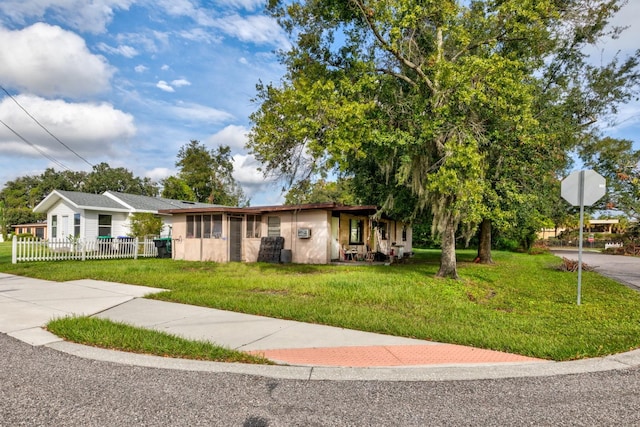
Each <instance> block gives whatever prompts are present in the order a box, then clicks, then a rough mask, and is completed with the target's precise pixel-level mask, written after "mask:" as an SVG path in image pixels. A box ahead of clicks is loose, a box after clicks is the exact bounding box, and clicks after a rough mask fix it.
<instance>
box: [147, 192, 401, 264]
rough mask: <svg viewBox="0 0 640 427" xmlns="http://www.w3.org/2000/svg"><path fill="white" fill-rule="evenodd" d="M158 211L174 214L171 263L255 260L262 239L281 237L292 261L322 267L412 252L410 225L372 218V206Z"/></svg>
mask: <svg viewBox="0 0 640 427" xmlns="http://www.w3.org/2000/svg"><path fill="white" fill-rule="evenodd" d="M158 212H159V213H160V214H165V215H172V216H173V219H172V223H173V235H172V237H173V246H172V251H173V258H174V259H181V260H192V261H215V262H227V261H245V262H255V261H258V258H259V255H260V253H261V242H262V239H261V238H262V237H282V238H284V246H283V249H284V250H285V251H286V252H287V253H289V255H290V259H289V260H288V261H291V262H294V263H307V264H327V263H329V262H331V261H333V260H345V259H346V258H352V259H360V258H363V257H365V256H367V255H371V254H375V253H379V254H383V255H386V256H389V255H395V256H398V255H400V256H402V255H403V253H406V254H409V253H410V252H411V251H412V234H411V227H410V226H409V225H408V224H406V223H403V222H400V221H395V220H393V219H391V218H388V217H385V216H382V218H377V219H376V215H377V213H378V209H377V207H376V206H343V205H339V204H335V203H318V204H307V205H295V206H262V207H260V206H258V207H246V208H239V207H226V206H217V207H193V208H188V209H166V210H159V211H158ZM263 244H264V243H263ZM262 249H265V248H262ZM289 251H290V252H289Z"/></svg>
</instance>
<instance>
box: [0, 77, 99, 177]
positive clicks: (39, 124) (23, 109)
mask: <svg viewBox="0 0 640 427" xmlns="http://www.w3.org/2000/svg"><path fill="white" fill-rule="evenodd" d="M0 89H2V90H3V92H4V93H6V94H7V96H8V97H9V98H11V100H12V101H13V102H15V103H16V105H17V106H18V107H20V109H21V110H22V111H24V112H25V114H26V115H27V116H29V117H30V118H31V119H32V120H33V121H34V122H36V123H37V124H38V126H40V127H41V128H42V129H44V131H45V132H47V133H48V134H49V135H51V137H52V138H53V139H55V140H56V141H58V142H59V143H60V144H61V145H62V146H63V147H64V148H66V149H67V150H69V151H71V152H72V153H73V154H75V155H76V156H78V158H79V159H81V160H82V161H84V162H85V163H86V164H88V165H89V166H91V167H93V166H94V165H93V164H92V163H90V162H89V161H88V160H87V159H85V158H84V157H82V156H81V155H80V154H78V153H76V152H75V151H74V150H73V149H71V148H70V147H69V146H68V145H67V144H65V143H64V142H62V141H60V140H59V139H58V137H57V136H55V135H54V134H52V133H51V132H50V131H49V129H47V128H46V127H45V126H44V125H43V124H42V123H40V122H39V121H38V119H36V118H35V117H33V116H32V115H31V113H29V112H28V111H27V110H26V109H25V108H24V107H23V106H22V105H20V103H19V102H18V100H17V99H15V98H14V97H13V96H12V95H11V94H10V93H9V92H8V91H7V90H6V89H5V88H4V87H3V86H2V85H0ZM5 126H6V124H5ZM14 133H15V132H14Z"/></svg>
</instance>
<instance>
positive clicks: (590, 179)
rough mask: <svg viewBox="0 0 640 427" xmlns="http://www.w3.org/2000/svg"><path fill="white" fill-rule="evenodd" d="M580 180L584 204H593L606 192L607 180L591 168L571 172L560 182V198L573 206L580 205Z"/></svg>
mask: <svg viewBox="0 0 640 427" xmlns="http://www.w3.org/2000/svg"><path fill="white" fill-rule="evenodd" d="M581 180H582V181H583V185H582V192H583V201H582V204H583V205H584V206H591V205H593V204H594V203H595V202H597V201H598V200H600V199H601V198H602V196H604V195H605V193H606V192H607V181H606V180H605V179H604V177H603V176H602V175H600V174H599V173H598V172H595V171H592V170H583V171H576V172H573V173H571V174H570V175H569V176H568V177H566V178H565V179H563V180H562V182H561V183H560V194H561V195H562V198H563V199H565V200H566V201H567V202H569V203H571V205H573V206H580V187H581V186H580V181H581Z"/></svg>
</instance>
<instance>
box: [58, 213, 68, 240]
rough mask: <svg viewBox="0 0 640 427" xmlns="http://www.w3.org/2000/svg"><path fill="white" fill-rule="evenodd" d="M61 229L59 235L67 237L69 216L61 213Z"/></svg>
mask: <svg viewBox="0 0 640 427" xmlns="http://www.w3.org/2000/svg"><path fill="white" fill-rule="evenodd" d="M61 226H62V227H61V229H62V233H61V234H60V236H61V237H67V236H69V216H68V215H62V224H61Z"/></svg>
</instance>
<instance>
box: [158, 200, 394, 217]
mask: <svg viewBox="0 0 640 427" xmlns="http://www.w3.org/2000/svg"><path fill="white" fill-rule="evenodd" d="M309 210H325V211H331V212H344V213H350V214H353V215H363V216H364V215H366V216H369V215H374V214H376V213H378V211H379V210H378V207H377V206H375V205H359V206H348V205H342V204H339V203H334V202H327V203H309V204H302V205H277V206H248V207H243V208H241V207H233V206H215V207H193V208H183V209H163V210H159V211H158V212H159V213H165V214H198V213H244V214H253V215H260V214H268V213H271V212H300V211H309ZM383 217H386V216H383Z"/></svg>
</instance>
